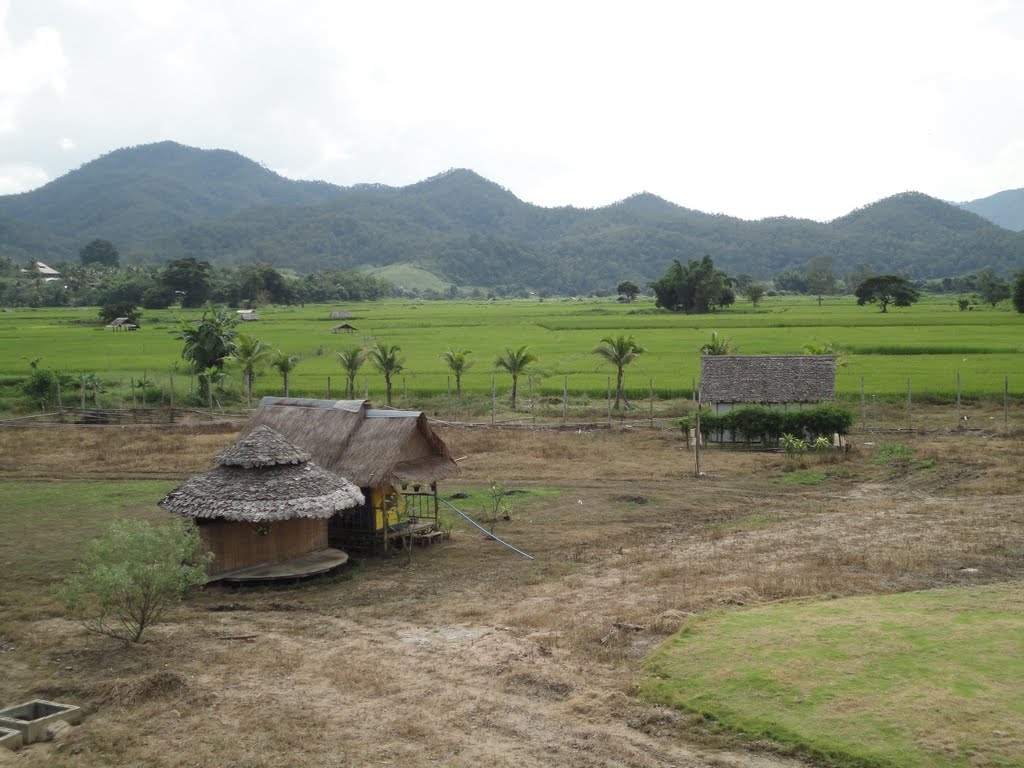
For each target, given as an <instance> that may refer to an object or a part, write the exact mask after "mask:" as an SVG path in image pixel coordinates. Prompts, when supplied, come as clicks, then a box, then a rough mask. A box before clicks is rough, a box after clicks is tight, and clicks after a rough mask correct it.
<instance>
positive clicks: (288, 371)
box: [270, 349, 302, 397]
mask: <svg viewBox="0 0 1024 768" xmlns="http://www.w3.org/2000/svg"><path fill="white" fill-rule="evenodd" d="M301 359H302V358H300V357H299V356H298V355H290V354H288V353H286V352H282V351H281V350H280V349H276V350H274V352H273V355H272V356H271V358H270V367H271V368H274V369H275V370H276V371H277V372H278V373H279V374H281V378H282V379H284V396H285V397H291V395H290V390H289V387H288V379H289V377H290V376H291V375H292V373H293V372H294V371H295V369H296V368H297V367H298V366H299V362H300V361H301Z"/></svg>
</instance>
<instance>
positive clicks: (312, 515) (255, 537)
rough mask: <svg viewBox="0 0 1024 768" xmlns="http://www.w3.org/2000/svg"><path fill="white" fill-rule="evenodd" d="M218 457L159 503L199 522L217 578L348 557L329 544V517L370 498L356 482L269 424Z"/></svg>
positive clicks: (328, 564) (279, 574)
mask: <svg viewBox="0 0 1024 768" xmlns="http://www.w3.org/2000/svg"><path fill="white" fill-rule="evenodd" d="M214 463H215V464H216V465H217V466H216V468H215V469H212V470H210V471H209V472H204V473H203V474H201V475H197V476H196V477H193V478H192V479H191V480H189V481H188V482H186V483H184V484H183V485H181V486H179V487H178V488H176V489H175V490H173V491H171V492H170V493H169V494H167V496H165V497H164V498H163V499H162V500H161V501H160V502H159V503H160V506H162V507H163V508H164V509H167V510H169V511H171V512H174V513H175V514H179V515H182V516H184V517H190V518H192V519H193V520H195V522H196V525H197V526H198V528H199V533H200V535H201V536H202V539H203V542H204V543H205V545H206V547H207V549H208V550H209V551H210V552H212V553H213V560H212V561H211V563H210V565H209V566H208V569H207V571H208V573H209V575H210V578H211V580H215V579H225V578H230V579H233V580H252V579H266V578H285V577H294V576H301V575H308V574H311V573H317V572H320V571H324V570H328V569H329V568H333V567H334V566H336V565H340V564H341V563H343V562H345V560H347V559H348V556H347V555H346V554H345V553H344V552H342V551H339V550H335V549H332V548H330V547H329V546H328V521H329V519H330V518H331V517H333V516H334V515H336V514H338V513H340V512H344V511H345V510H348V509H353V508H358V507H359V506H361V505H362V504H363V501H364V500H363V495H362V493H360V492H359V489H358V488H357V487H356V486H354V485H353V484H352V483H350V482H348V481H347V480H346V479H344V478H343V477H340V476H338V475H337V474H335V473H333V472H329V471H327V470H326V469H322V468H321V467H318V466H317V465H316V464H314V463H312V462H311V461H310V455H309V453H307V452H306V451H304V450H302V449H301V448H298V447H296V446H295V445H293V444H292V443H290V442H288V441H287V440H285V439H284V438H283V437H282V436H281V435H280V434H278V433H277V432H275V431H274V430H272V429H269V428H268V427H263V426H260V427H256V428H255V429H252V430H250V431H249V432H247V433H246V434H245V435H244V436H242V437H240V438H239V439H238V440H236V441H235V442H234V443H232V444H231V445H230V446H228V447H227V448H225V449H224V450H223V451H222V452H221V453H220V454H218V456H217V458H216V459H215V460H214Z"/></svg>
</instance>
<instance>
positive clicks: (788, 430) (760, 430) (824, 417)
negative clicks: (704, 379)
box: [700, 405, 853, 443]
mask: <svg viewBox="0 0 1024 768" xmlns="http://www.w3.org/2000/svg"><path fill="white" fill-rule="evenodd" d="M851 426H853V413H852V412H851V411H850V410H849V409H847V408H843V407H841V406H837V405H817V406H813V407H811V408H804V409H803V410H799V411H779V410H775V409H773V408H768V407H767V406H763V405H743V406H740V407H739V408H734V409H732V410H731V411H726V412H725V413H722V414H713V413H709V414H707V415H706V416H702V417H701V422H700V431H701V434H702V435H704V436H705V437H707V436H708V435H711V434H715V433H717V434H721V433H722V432H725V431H728V432H731V433H732V434H733V435H735V436H737V437H739V438H741V439H743V440H756V439H758V438H760V439H761V440H762V441H764V442H765V443H774V442H776V441H777V440H779V438H780V437H782V436H783V435H785V434H789V435H804V436H806V437H807V438H809V439H811V440H814V439H816V438H819V437H826V438H827V437H830V436H831V435H832V434H833V433H837V434H840V435H845V434H846V433H847V432H849V430H850V427H851Z"/></svg>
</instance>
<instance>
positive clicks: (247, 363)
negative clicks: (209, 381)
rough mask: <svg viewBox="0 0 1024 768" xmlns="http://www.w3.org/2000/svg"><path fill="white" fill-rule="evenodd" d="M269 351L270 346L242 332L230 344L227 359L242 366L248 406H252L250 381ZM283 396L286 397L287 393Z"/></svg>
mask: <svg viewBox="0 0 1024 768" xmlns="http://www.w3.org/2000/svg"><path fill="white" fill-rule="evenodd" d="M270 353H271V350H270V347H268V346H267V345H266V344H264V343H263V342H262V341H260V340H259V339H254V338H253V337H252V336H246V335H245V334H244V333H240V334H238V336H237V337H236V338H235V340H234V343H233V344H232V345H231V354H229V355H228V356H227V359H228V360H231V361H232V362H235V363H238V364H239V365H240V366H242V375H243V376H244V378H245V399H246V402H247V403H248V405H249V407H250V408H252V383H253V379H255V378H256V369H257V368H258V367H259V365H260V364H261V363H262V362H263V361H264V360H266V359H267V357H268V356H269V355H270ZM285 396H286V397H287V395H285Z"/></svg>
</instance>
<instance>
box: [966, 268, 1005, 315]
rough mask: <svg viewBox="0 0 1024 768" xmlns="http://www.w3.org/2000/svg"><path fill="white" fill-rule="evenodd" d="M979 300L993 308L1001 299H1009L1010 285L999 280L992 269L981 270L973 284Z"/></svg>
mask: <svg viewBox="0 0 1024 768" xmlns="http://www.w3.org/2000/svg"><path fill="white" fill-rule="evenodd" d="M974 288H975V290H977V292H978V295H979V296H981V300H982V301H984V302H985V303H986V304H991V305H992V306H993V307H994V306H995V305H996V304H998V303H999V302H1000V301H1002V300H1003V299H1008V298H1010V284H1009V283H1008V282H1006V281H1005V280H1003V279H1001V278H1000V277H999V275H997V274H996V272H995V270H994V269H983V270H982V271H981V272H980V273H979V274H978V279H977V280H975V282H974Z"/></svg>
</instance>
